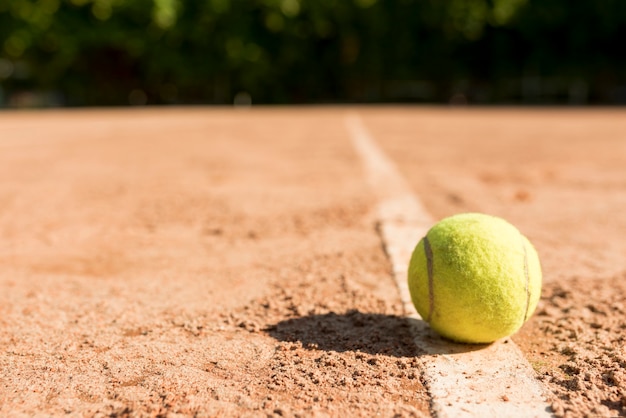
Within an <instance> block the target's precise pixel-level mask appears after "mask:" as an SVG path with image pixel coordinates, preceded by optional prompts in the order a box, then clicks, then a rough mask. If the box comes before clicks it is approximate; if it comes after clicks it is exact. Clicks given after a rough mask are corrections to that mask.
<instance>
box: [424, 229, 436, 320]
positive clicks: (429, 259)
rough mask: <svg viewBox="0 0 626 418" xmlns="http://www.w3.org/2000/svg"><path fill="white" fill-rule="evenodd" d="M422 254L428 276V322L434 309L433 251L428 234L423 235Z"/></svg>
mask: <svg viewBox="0 0 626 418" xmlns="http://www.w3.org/2000/svg"><path fill="white" fill-rule="evenodd" d="M424 254H425V255H426V272H427V274H428V318H426V321H430V320H431V319H432V317H433V311H434V309H435V283H434V282H433V250H432V248H430V241H428V234H426V235H424Z"/></svg>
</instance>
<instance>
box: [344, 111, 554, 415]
mask: <svg viewBox="0 0 626 418" xmlns="http://www.w3.org/2000/svg"><path fill="white" fill-rule="evenodd" d="M345 127H346V129H347V131H348V133H349V136H350V139H351V141H352V145H353V146H354V149H355V150H356V152H357V154H358V155H359V157H360V159H361V161H362V163H363V166H364V169H365V174H366V176H367V180H368V182H369V184H370V186H371V188H372V190H373V192H374V194H375V196H376V198H377V200H378V208H377V209H378V214H377V215H378V231H379V234H380V237H381V240H382V244H383V247H384V248H385V251H386V253H387V257H388V258H389V261H390V263H391V266H392V275H393V278H394V281H395V284H396V286H397V288H398V291H399V294H400V299H401V301H402V306H403V309H404V313H405V315H406V316H407V317H408V318H409V321H410V324H411V332H412V336H413V341H414V343H415V345H416V346H417V348H418V349H419V350H420V351H421V352H422V353H424V354H423V355H421V356H420V357H419V360H420V363H421V365H422V380H423V381H424V383H425V385H426V389H427V390H428V393H429V395H430V398H431V401H430V408H431V413H432V415H433V416H435V417H438V418H448V417H450V418H456V417H486V416H506V417H549V416H552V411H551V408H550V406H549V404H548V403H547V402H546V401H545V400H544V394H545V393H546V392H545V389H544V388H543V387H542V386H541V384H540V383H539V382H538V380H537V379H536V374H535V372H534V370H533V369H532V367H531V365H530V364H529V363H528V361H527V360H526V358H525V357H524V355H523V353H522V352H521V350H520V349H519V348H518V347H517V345H516V344H515V343H514V342H513V341H512V340H511V339H510V338H505V339H502V340H499V341H497V342H495V343H493V344H491V345H486V346H485V345H466V344H454V343H451V342H448V341H445V340H443V339H442V338H440V337H438V336H437V335H435V334H434V332H432V331H431V330H430V327H429V326H428V324H427V323H426V322H424V321H423V320H422V318H421V317H420V316H419V314H418V313H417V312H416V311H415V308H414V307H413V303H412V301H411V296H410V292H409V288H408V283H407V270H408V264H409V260H410V257H411V253H412V250H413V248H414V246H415V245H416V244H417V242H418V241H419V239H420V238H421V237H423V236H425V235H426V232H427V231H428V229H429V228H430V227H431V226H432V225H433V223H434V221H433V219H432V217H431V216H430V215H429V214H428V212H427V210H426V209H425V208H424V206H423V204H422V203H421V202H420V200H419V198H418V197H417V196H416V195H415V194H414V193H413V192H412V190H411V188H410V187H409V185H408V183H407V181H406V180H405V179H404V177H403V176H402V175H401V174H400V172H399V171H398V169H397V168H396V166H395V165H394V163H393V162H392V161H391V160H390V159H389V158H388V157H387V156H386V155H385V154H384V152H383V151H382V150H381V148H379V146H378V145H377V144H376V141H375V139H374V137H373V136H372V135H371V134H370V132H369V131H368V130H367V128H366V126H365V124H364V123H363V120H362V119H361V117H360V116H359V114H358V113H356V112H350V113H348V114H347V115H346V116H345Z"/></svg>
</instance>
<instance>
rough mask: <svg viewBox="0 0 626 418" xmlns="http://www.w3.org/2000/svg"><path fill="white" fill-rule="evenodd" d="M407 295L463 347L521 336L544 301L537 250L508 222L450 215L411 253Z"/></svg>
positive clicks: (473, 215) (424, 315)
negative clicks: (525, 326) (541, 298)
mask: <svg viewBox="0 0 626 418" xmlns="http://www.w3.org/2000/svg"><path fill="white" fill-rule="evenodd" d="M408 281H409V291H410V293H411V298H412V301H413V304H414V305H415V308H416V309H417V311H418V312H419V314H420V315H421V316H422V318H423V319H424V320H425V321H426V322H428V323H429V324H430V326H431V328H432V329H433V330H435V331H436V332H437V333H439V334H440V335H442V336H443V337H446V338H448V339H451V340H454V341H458V342H464V343H491V342H493V341H496V340H498V339H500V338H503V337H507V336H509V335H511V334H514V333H515V332H517V331H518V330H519V329H520V327H521V326H522V325H523V324H524V322H526V321H527V320H528V318H529V317H530V316H531V315H532V313H533V312H534V310H535V308H536V307H537V303H538V302H539V298H540V296H541V281H542V279H541V266H540V262H539V256H538V255H537V251H536V250H535V248H534V247H533V245H532V244H531V243H530V241H528V239H527V238H526V237H525V236H524V235H522V234H521V233H520V231H519V230H518V229H517V228H516V227H515V226H513V225H511V224H510V223H509V222H507V221H505V220H504V219H501V218H498V217H494V216H490V215H485V214H480V213H464V214H458V215H454V216H451V217H449V218H445V219H443V220H441V221H440V222H438V223H437V224H435V225H434V226H433V227H432V228H431V229H430V230H429V231H428V233H427V234H426V236H425V237H423V238H422V239H421V240H420V241H419V243H418V244H417V246H416V247H415V250H414V251H413V254H412V256H411V262H410V265H409V271H408Z"/></svg>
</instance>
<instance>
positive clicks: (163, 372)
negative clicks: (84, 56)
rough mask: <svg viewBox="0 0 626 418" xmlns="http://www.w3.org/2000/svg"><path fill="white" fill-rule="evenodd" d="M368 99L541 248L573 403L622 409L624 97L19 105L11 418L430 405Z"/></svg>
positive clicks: (12, 211) (563, 379)
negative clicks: (380, 207)
mask: <svg viewBox="0 0 626 418" xmlns="http://www.w3.org/2000/svg"><path fill="white" fill-rule="evenodd" d="M355 112H356V114H357V115H358V116H359V117H360V119H361V120H362V122H363V124H364V125H365V127H366V128H367V129H368V131H369V133H370V134H371V135H372V137H373V138H374V139H375V140H376V142H377V144H378V145H379V146H380V147H381V148H382V149H383V150H384V152H385V153H386V155H387V156H389V157H390V158H391V160H392V161H393V162H394V163H395V164H396V166H397V167H398V169H399V171H400V173H401V174H402V176H403V177H404V178H405V179H406V180H407V181H408V183H409V185H410V186H411V189H412V190H413V192H414V193H415V194H416V195H417V196H418V197H419V198H420V199H421V201H422V203H423V204H424V206H425V207H426V209H427V210H428V212H429V214H430V215H431V216H432V218H433V219H435V220H438V219H441V218H443V217H445V216H448V215H452V214H455V213H459V212H468V211H478V212H485V213H490V214H494V215H498V216H501V217H504V218H506V219H507V220H509V221H510V222H512V223H513V224H515V225H516V226H517V227H518V228H519V229H520V230H521V231H522V232H523V233H524V234H525V235H526V236H528V238H529V239H530V240H531V241H532V242H533V243H534V244H535V246H536V248H537V250H538V252H539V255H540V258H541V261H542V266H543V272H544V288H543V296H542V300H541V302H540V304H539V307H538V309H537V311H536V312H535V315H534V316H533V317H532V319H531V320H530V321H529V322H528V323H527V324H526V325H525V326H524V327H523V329H522V330H521V331H520V332H519V333H518V334H516V335H515V336H513V340H514V342H515V343H516V344H517V345H518V346H519V347H520V348H521V349H522V351H523V353H524V355H525V357H526V359H527V360H528V361H529V362H530V364H531V365H532V367H533V368H534V370H535V371H536V374H537V379H538V380H539V381H540V382H541V384H542V386H543V388H544V389H545V400H546V402H547V404H548V405H552V408H553V412H554V414H555V415H556V416H559V417H560V416H568V417H576V416H602V417H610V416H626V351H625V348H624V347H625V345H626V110H621V109H591V110H583V109H572V110H566V109H515V108H506V109H471V108H470V109H452V108H426V107H424V108H421V107H405V108H403V107H389V108H353V109H347V108H342V107H336V108H334V107H330V108H298V109H289V108H260V109H256V108H252V109H248V110H240V109H219V108H218V109H209V108H188V109H184V108H173V109H154V110H73V111H42V112H38V111H33V112H4V113H0V415H1V416H7V417H13V416H15V417H21V416H64V415H70V416H113V417H122V416H164V417H166V416H167V417H170V416H172V417H174V416H206V417H209V416H211V417H212V416H228V417H231V416H232V417H234V416H249V417H257V416H290V417H293V416H316V417H317V416H320V417H322V416H333V417H334V416H337V417H339V416H356V417H373V416H382V417H392V416H401V417H422V416H424V417H428V416H431V410H430V406H429V401H430V399H429V394H428V392H427V391H426V389H425V388H426V387H427V383H428V382H423V379H422V374H421V371H420V357H421V356H422V354H423V353H421V352H420V351H419V349H417V348H416V346H415V345H414V344H413V342H412V336H411V334H410V332H409V326H408V324H407V320H406V319H405V315H406V314H407V312H403V308H402V304H401V302H400V299H399V296H398V290H397V288H396V284H395V282H394V281H393V279H392V275H391V268H390V265H389V261H388V259H387V256H386V254H385V252H384V250H383V246H382V244H381V238H380V236H379V234H378V230H377V222H378V220H377V212H376V204H377V202H376V197H375V196H374V194H373V193H372V190H371V188H370V184H369V183H368V181H367V178H366V175H365V173H364V169H363V164H362V161H361V160H360V159H359V156H358V154H357V153H356V152H355V149H354V147H353V145H352V142H351V140H350V137H349V133H348V131H347V129H346V123H345V121H346V117H347V115H348V114H354V113H355ZM468 378H469V379H471V376H469V377H468Z"/></svg>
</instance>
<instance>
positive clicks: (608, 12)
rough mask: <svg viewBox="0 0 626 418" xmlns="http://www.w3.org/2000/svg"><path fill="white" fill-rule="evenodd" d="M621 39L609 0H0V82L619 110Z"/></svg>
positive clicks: (130, 96)
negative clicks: (612, 107)
mask: <svg viewBox="0 0 626 418" xmlns="http://www.w3.org/2000/svg"><path fill="white" fill-rule="evenodd" d="M624 39H626V3H624V2H621V1H620V0H597V1H594V2H578V3H575V4H572V3H571V2H566V1H564V0H541V1H540V0H395V1H386V0H0V86H2V88H3V90H4V91H5V96H7V97H8V96H15V95H19V93H23V92H37V93H39V94H41V93H42V92H43V93H45V92H48V93H49V96H46V97H52V98H54V100H56V101H58V102H59V103H61V104H68V105H118V104H129V103H131V104H144V103H150V104H168V103H172V104H174V103H232V101H233V99H234V97H235V96H236V95H237V93H240V92H245V95H249V96H251V97H252V100H253V101H254V102H255V103H311V102H313V103H316V102H386V101H394V102H397V101H406V102H448V101H450V100H453V101H460V102H463V101H470V102H477V103H566V102H573V103H588V102H591V103H619V102H626V54H624V53H623V52H624V51H623V48H624V46H623V42H622V40H624ZM0 96H1V95H0ZM238 97H241V95H240V96H238ZM0 100H2V98H1V97H0Z"/></svg>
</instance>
